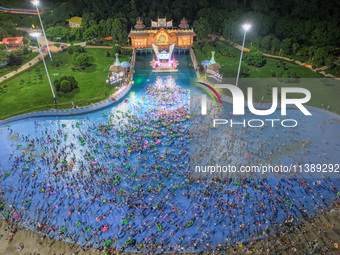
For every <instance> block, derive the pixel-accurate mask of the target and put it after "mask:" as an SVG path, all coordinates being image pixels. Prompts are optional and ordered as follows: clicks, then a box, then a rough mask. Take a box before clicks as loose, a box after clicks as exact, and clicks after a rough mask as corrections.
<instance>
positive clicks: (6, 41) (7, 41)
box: [2, 36, 24, 44]
mask: <svg viewBox="0 0 340 255" xmlns="http://www.w3.org/2000/svg"><path fill="white" fill-rule="evenodd" d="M23 39H24V37H23V36H21V37H9V38H4V39H3V40H2V43H3V44H22V43H23V42H22V40H23Z"/></svg>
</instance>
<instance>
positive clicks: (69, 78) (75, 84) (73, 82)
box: [60, 75, 78, 89]
mask: <svg viewBox="0 0 340 255" xmlns="http://www.w3.org/2000/svg"><path fill="white" fill-rule="evenodd" d="M62 81H69V82H70V83H71V87H72V89H76V88H78V82H77V81H76V79H74V77H73V76H71V75H70V76H67V75H65V76H62V77H61V78H60V82H62Z"/></svg>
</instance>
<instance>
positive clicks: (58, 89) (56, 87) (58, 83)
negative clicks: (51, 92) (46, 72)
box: [54, 79, 60, 91]
mask: <svg viewBox="0 0 340 255" xmlns="http://www.w3.org/2000/svg"><path fill="white" fill-rule="evenodd" d="M54 87H55V89H56V90H57V91H60V80H58V79H56V80H54Z"/></svg>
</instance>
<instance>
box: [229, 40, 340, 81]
mask: <svg viewBox="0 0 340 255" xmlns="http://www.w3.org/2000/svg"><path fill="white" fill-rule="evenodd" d="M231 46H233V47H235V48H236V49H238V50H242V46H241V45H239V44H237V43H234V42H232V44H231ZM244 51H246V52H249V51H250V50H249V49H248V48H244ZM262 55H263V56H265V57H268V58H276V59H283V60H285V61H288V62H293V63H295V64H298V65H300V66H303V67H306V68H308V69H310V70H312V71H313V72H318V73H321V74H322V75H323V76H325V77H330V78H334V79H336V80H338V81H340V78H339V77H336V76H334V75H332V74H328V73H326V72H325V71H324V70H326V69H327V67H325V66H323V67H321V68H318V69H313V68H312V65H310V64H307V63H303V62H301V61H298V60H295V59H291V58H286V57H282V56H276V55H272V54H267V53H262Z"/></svg>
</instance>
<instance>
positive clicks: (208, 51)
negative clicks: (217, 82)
mask: <svg viewBox="0 0 340 255" xmlns="http://www.w3.org/2000/svg"><path fill="white" fill-rule="evenodd" d="M214 50H215V48H214V47H213V46H211V45H210V44H209V43H205V44H204V46H203V47H202V51H203V53H204V54H205V55H206V56H207V57H211V52H212V51H214Z"/></svg>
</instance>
